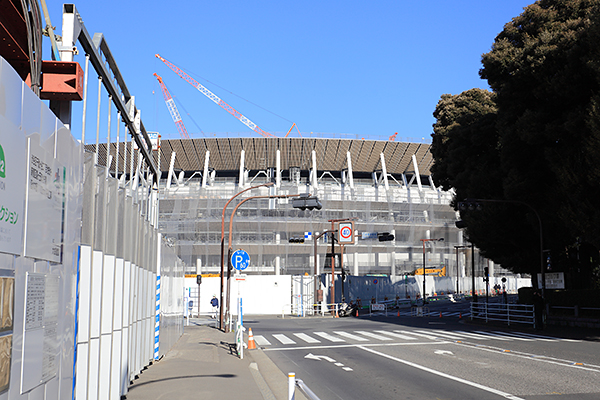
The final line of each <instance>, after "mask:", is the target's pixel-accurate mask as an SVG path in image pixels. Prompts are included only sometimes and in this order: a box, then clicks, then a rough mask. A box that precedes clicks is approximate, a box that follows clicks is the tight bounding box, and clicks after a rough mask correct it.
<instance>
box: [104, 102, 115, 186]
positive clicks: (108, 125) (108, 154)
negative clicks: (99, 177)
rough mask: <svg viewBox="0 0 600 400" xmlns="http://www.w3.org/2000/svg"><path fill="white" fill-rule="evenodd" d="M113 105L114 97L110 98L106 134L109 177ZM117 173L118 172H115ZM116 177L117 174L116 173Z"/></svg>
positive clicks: (108, 172) (108, 171)
mask: <svg viewBox="0 0 600 400" xmlns="http://www.w3.org/2000/svg"><path fill="white" fill-rule="evenodd" d="M111 105H112V96H111V95H109V96H108V124H107V132H106V172H107V176H108V174H110V122H111V121H110V117H111V107H110V106H111ZM115 172H116V171H115ZM115 175H116V173H115Z"/></svg>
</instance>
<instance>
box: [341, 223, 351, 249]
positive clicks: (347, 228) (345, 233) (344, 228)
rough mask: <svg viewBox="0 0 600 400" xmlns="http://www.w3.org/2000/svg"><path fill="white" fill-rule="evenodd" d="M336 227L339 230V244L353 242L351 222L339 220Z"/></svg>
mask: <svg viewBox="0 0 600 400" xmlns="http://www.w3.org/2000/svg"><path fill="white" fill-rule="evenodd" d="M338 229H339V232H340V236H339V241H340V243H341V244H344V243H354V229H353V224H352V223H351V222H340V225H339V227H338Z"/></svg>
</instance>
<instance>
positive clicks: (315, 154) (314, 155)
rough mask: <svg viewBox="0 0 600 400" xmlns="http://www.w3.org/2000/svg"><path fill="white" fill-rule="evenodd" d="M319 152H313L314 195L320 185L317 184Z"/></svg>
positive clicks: (312, 182) (312, 184)
mask: <svg viewBox="0 0 600 400" xmlns="http://www.w3.org/2000/svg"><path fill="white" fill-rule="evenodd" d="M317 179H318V176H317V152H316V151H315V150H313V151H312V179H311V186H312V189H313V192H314V193H313V194H316V192H317V189H319V185H318V183H317Z"/></svg>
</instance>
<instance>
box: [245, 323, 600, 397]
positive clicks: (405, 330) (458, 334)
mask: <svg viewBox="0 0 600 400" xmlns="http://www.w3.org/2000/svg"><path fill="white" fill-rule="evenodd" d="M448 314H449V313H448ZM244 325H245V326H246V328H249V327H250V328H252V330H253V334H254V339H255V341H256V344H257V345H258V346H259V347H260V348H262V349H263V350H264V351H265V354H266V355H267V356H269V357H270V358H271V359H272V360H273V361H274V362H275V364H276V365H277V366H278V367H279V368H280V369H281V370H282V371H283V372H285V373H288V372H295V373H296V378H297V379H302V380H303V381H304V383H305V384H306V385H307V386H308V387H309V388H310V389H311V390H312V391H313V392H314V393H315V394H316V395H317V396H318V397H319V398H320V399H321V400H326V399H344V400H353V399H356V400H364V399H419V400H422V399H432V400H452V399H457V400H458V399H460V400H465V399H478V400H482V399H483V400H485V399H503V398H504V399H513V400H518V399H525V400H538V399H553V400H558V399H560V400H574V399H578V400H591V399H600V338H599V337H598V336H594V335H598V332H594V331H585V330H577V329H571V330H568V329H547V330H544V331H541V332H540V331H534V330H532V329H531V328H526V327H521V328H519V327H514V326H513V327H506V326H501V325H495V326H491V325H486V324H472V323H468V322H465V319H464V317H463V319H462V320H459V319H458V317H457V316H448V317H442V318H439V317H424V318H419V317H409V316H400V317H398V316H397V313H388V315H387V316H384V315H379V316H372V317H362V316H361V318H353V317H348V318H331V317H308V318H298V317H292V318H285V319H281V318H280V317H279V318H275V317H246V320H245V324H244Z"/></svg>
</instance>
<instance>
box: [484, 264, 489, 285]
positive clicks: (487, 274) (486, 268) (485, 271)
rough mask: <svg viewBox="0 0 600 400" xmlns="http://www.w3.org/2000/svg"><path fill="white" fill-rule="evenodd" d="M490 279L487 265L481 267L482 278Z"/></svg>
mask: <svg viewBox="0 0 600 400" xmlns="http://www.w3.org/2000/svg"><path fill="white" fill-rule="evenodd" d="M489 279H490V269H489V268H488V267H484V268H483V280H484V281H486V282H488V281H489Z"/></svg>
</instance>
